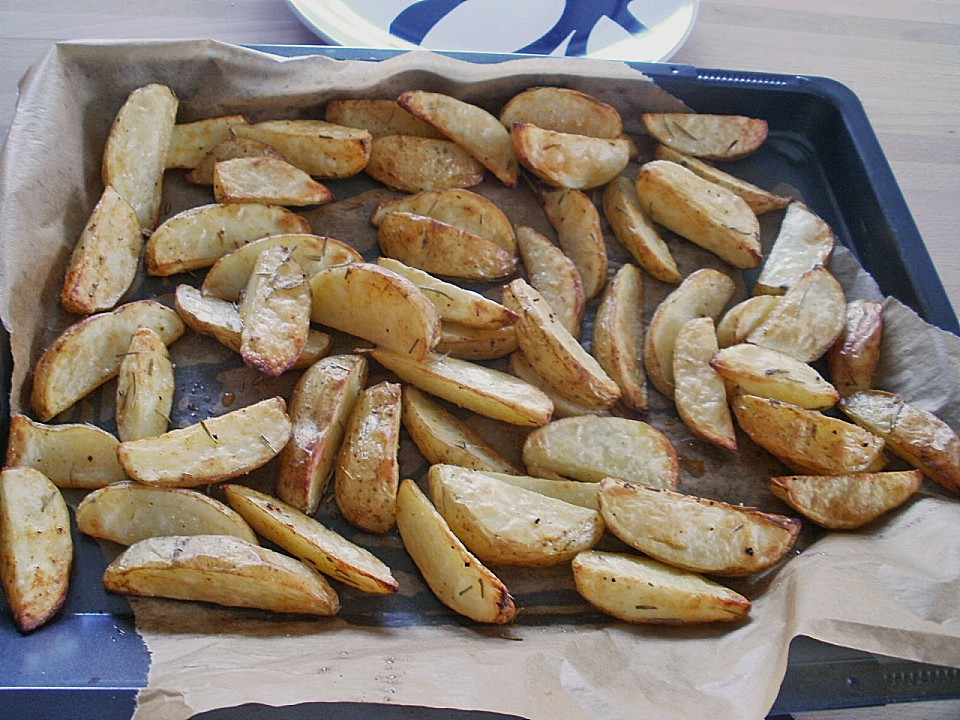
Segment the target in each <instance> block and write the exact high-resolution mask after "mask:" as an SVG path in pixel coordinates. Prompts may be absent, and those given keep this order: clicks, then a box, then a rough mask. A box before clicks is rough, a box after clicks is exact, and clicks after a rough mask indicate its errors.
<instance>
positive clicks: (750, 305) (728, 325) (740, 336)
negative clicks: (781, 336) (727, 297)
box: [717, 295, 780, 348]
mask: <svg viewBox="0 0 960 720" xmlns="http://www.w3.org/2000/svg"><path fill="white" fill-rule="evenodd" d="M779 304H780V296H779V295H754V296H753V297H750V298H747V299H746V300H743V301H741V302H739V303H737V304H736V305H734V306H733V307H732V308H730V309H729V310H727V312H725V313H724V314H723V317H722V318H720V322H719V323H717V344H718V345H720V347H722V348H725V347H729V346H730V345H737V344H738V343H742V342H744V341H745V340H746V339H747V336H748V335H749V334H750V333H752V332H753V331H754V329H756V328H757V327H758V326H759V325H760V323H762V322H763V321H764V319H766V317H767V316H768V315H769V314H770V313H771V312H773V309H774V308H775V307H776V306H777V305H779Z"/></svg>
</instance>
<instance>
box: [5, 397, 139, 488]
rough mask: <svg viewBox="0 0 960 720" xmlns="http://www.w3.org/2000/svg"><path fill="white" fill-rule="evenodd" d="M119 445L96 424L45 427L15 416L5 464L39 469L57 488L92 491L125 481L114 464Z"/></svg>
mask: <svg viewBox="0 0 960 720" xmlns="http://www.w3.org/2000/svg"><path fill="white" fill-rule="evenodd" d="M119 444H120V441H119V440H117V438H115V437H114V436H113V435H111V434H110V433H108V432H107V431H106V430H102V429H101V428H98V427H97V426H96V425H88V424H86V423H63V424H58V425H46V424H44V423H39V422H36V421H34V420H31V419H30V418H28V417H27V416H26V415H20V414H15V415H13V416H12V417H11V418H10V435H9V438H8V441H7V456H6V461H5V465H6V466H7V467H30V468H33V469H34V470H38V471H40V472H41V473H43V475H44V476H45V477H47V478H48V479H49V480H50V481H51V482H52V483H53V484H54V485H56V486H57V487H61V488H79V489H81V490H91V489H94V488H99V487H103V486H104V485H109V484H110V483H115V482H120V481H121V480H124V479H125V478H126V475H125V474H124V472H123V468H122V467H120V463H119V462H118V461H117V446H118V445H119Z"/></svg>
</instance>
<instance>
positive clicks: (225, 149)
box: [187, 136, 284, 185]
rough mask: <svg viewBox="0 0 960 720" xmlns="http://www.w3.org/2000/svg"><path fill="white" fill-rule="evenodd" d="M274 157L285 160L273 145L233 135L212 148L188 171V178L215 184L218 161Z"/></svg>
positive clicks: (196, 183)
mask: <svg viewBox="0 0 960 720" xmlns="http://www.w3.org/2000/svg"><path fill="white" fill-rule="evenodd" d="M254 157H272V158H277V159H278V160H284V157H283V155H281V154H280V153H279V152H277V150H276V149H275V148H274V147H273V146H272V145H267V144H266V143H264V142H260V141H259V140H252V139H250V138H245V137H236V136H231V137H229V138H227V139H226V140H224V141H223V142H221V143H219V144H217V145H215V146H214V147H212V148H211V149H210V152H208V153H207V154H206V155H204V156H203V159H202V160H200V162H199V163H197V166H196V167H195V168H194V169H193V170H191V171H190V172H188V173H187V180H188V181H189V182H192V183H193V184H195V185H213V170H214V168H216V166H217V163H219V162H223V161H224V160H234V159H236V158H254Z"/></svg>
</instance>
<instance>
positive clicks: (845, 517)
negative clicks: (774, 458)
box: [770, 470, 923, 530]
mask: <svg viewBox="0 0 960 720" xmlns="http://www.w3.org/2000/svg"><path fill="white" fill-rule="evenodd" d="M921 482H923V473H922V472H921V471H919V470H901V471H892V472H879V473H858V474H856V475H786V476H783V477H772V478H770V491H771V492H772V493H773V494H774V495H776V496H777V497H778V498H780V499H781V500H783V501H784V502H785V503H786V504H787V505H789V506H790V507H792V508H793V509H794V510H796V511H797V512H798V513H800V514H801V515H803V516H804V517H805V518H808V519H810V520H813V522H815V523H816V524H817V525H819V526H821V527H825V528H828V529H830V530H856V529H857V528H861V527H863V526H864V525H866V524H868V523H871V522H873V521H874V520H876V519H877V518H878V517H880V516H881V515H884V514H886V513H888V512H890V511H891V510H893V509H895V508H897V507H900V506H901V505H903V503H905V502H906V501H907V500H909V499H910V496H911V495H913V494H914V493H915V492H917V490H919V489H920V483H921Z"/></svg>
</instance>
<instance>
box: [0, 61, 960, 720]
mask: <svg viewBox="0 0 960 720" xmlns="http://www.w3.org/2000/svg"><path fill="white" fill-rule="evenodd" d="M253 49H256V50H260V51H263V52H269V53H273V54H277V55H283V56H296V55H313V54H318V55H326V56H330V57H333V58H338V59H349V60H364V61H381V60H384V59H386V58H389V57H392V56H393V55H396V54H398V52H399V51H390V50H369V49H357V48H343V47H329V46H274V45H263V46H253ZM448 54H449V55H451V56H453V57H456V58H458V59H463V60H468V61H471V62H482V63H490V62H503V61H505V60H512V59H516V58H517V57H518V56H516V55H495V54H480V53H448ZM631 65H632V66H634V67H635V68H637V69H638V70H641V71H642V72H644V73H645V74H646V75H647V76H649V77H650V78H651V79H652V80H653V81H654V82H656V84H658V85H659V86H660V87H662V88H663V89H664V90H666V91H668V92H670V93H671V94H673V95H674V96H676V97H678V98H680V99H681V100H683V101H684V102H685V103H687V104H688V105H689V106H690V107H691V108H692V109H694V110H697V111H699V112H713V113H736V114H746V115H752V116H755V117H762V118H764V119H766V120H767V121H768V123H769V125H770V141H769V143H768V144H769V145H770V147H771V148H772V151H773V152H776V153H777V155H778V157H779V158H780V162H781V163H787V164H789V165H790V168H789V170H790V172H789V179H790V182H791V184H792V185H793V186H794V187H795V188H796V189H797V190H798V191H800V192H801V193H802V195H803V197H804V198H805V200H806V202H807V204H808V205H810V206H811V207H812V209H813V210H814V211H815V212H817V213H818V214H819V215H820V216H821V217H823V218H824V219H825V220H826V221H827V222H828V223H830V224H831V226H832V227H833V228H834V230H835V232H836V234H837V237H838V239H839V240H840V241H841V242H842V243H843V244H844V245H845V246H846V247H848V248H849V249H850V250H851V251H852V252H853V253H854V254H855V255H856V256H857V258H858V259H859V260H860V262H861V264H862V265H863V266H864V267H865V268H866V269H867V270H868V271H870V272H871V273H872V275H873V276H874V278H875V279H876V280H877V282H878V284H879V286H880V289H881V291H882V292H883V293H884V294H887V295H892V296H894V297H896V298H898V299H899V300H901V301H902V302H903V303H905V304H906V305H908V306H910V307H912V308H913V309H914V310H916V311H917V313H918V314H919V315H920V316H921V317H923V318H924V319H925V320H927V321H928V322H930V323H932V324H934V325H937V326H939V327H941V328H943V329H944V330H947V331H950V332H952V333H955V334H960V326H958V322H957V316H956V314H955V312H954V310H953V308H952V307H951V306H950V302H949V300H948V298H947V295H946V293H945V291H944V288H943V285H942V283H941V281H940V279H939V277H938V276H937V273H936V271H935V269H934V266H933V263H932V262H931V260H930V256H929V254H928V253H927V250H926V248H925V246H924V244H923V241H922V238H921V237H920V234H919V231H918V230H917V227H916V225H915V223H914V221H913V219H912V217H911V215H910V212H909V209H908V208H907V205H906V203H905V201H904V199H903V196H902V194H901V193H900V190H899V188H898V186H897V183H896V180H895V178H894V176H893V173H892V171H891V169H890V167H889V165H888V164H887V161H886V159H885V157H884V155H883V152H882V149H881V148H880V145H879V143H878V142H877V139H876V137H875V135H874V133H873V130H872V128H871V127H870V123H869V121H868V119H867V117H866V114H865V113H864V110H863V108H862V106H861V104H860V102H859V100H858V99H857V97H856V96H855V95H854V94H853V93H852V92H851V91H850V90H849V89H847V88H846V87H844V86H843V85H841V84H839V83H837V82H835V81H833V80H829V79H826V78H819V77H805V76H796V75H772V74H758V73H750V72H740V71H728V70H714V69H702V68H696V67H691V66H688V65H677V64H658V63H632V64H631ZM782 170H783V168H782V167H778V168H777V169H776V170H772V169H770V167H769V163H768V162H766V161H764V159H763V157H761V158H759V159H757V160H751V159H749V158H748V159H747V160H744V161H740V162H739V163H738V164H737V166H736V173H737V174H739V175H741V176H743V177H745V178H746V179H748V180H750V181H752V182H755V183H756V184H759V185H761V186H768V187H770V186H772V185H773V184H774V183H775V182H776V181H777V180H779V179H781V178H782V177H783V172H782ZM10 366H11V360H10V352H9V338H8V337H7V334H6V331H5V330H3V329H2V328H0V383H2V387H0V423H2V425H0V443H3V444H4V447H3V448H2V449H3V451H5V443H6V437H7V431H8V422H9V421H8V418H9V407H8V401H7V399H8V397H9V390H10V387H9V385H10ZM74 542H75V543H76V547H77V548H78V552H77V553H76V557H77V561H76V567H75V571H74V575H73V578H72V585H71V588H70V593H69V596H68V598H67V602H66V605H65V607H64V610H63V612H62V613H61V614H60V616H59V617H58V618H57V619H56V620H55V621H53V622H52V623H50V624H49V625H48V626H46V627H44V628H41V629H40V630H38V631H36V632H34V633H32V634H30V635H27V636H23V635H21V634H20V633H19V632H18V631H17V630H16V629H15V627H14V626H13V623H12V621H11V620H10V617H9V613H8V612H7V608H6V606H5V603H4V604H3V605H2V606H0V719H2V718H97V719H98V720H107V719H110V718H129V717H130V716H131V715H132V714H133V711H134V708H135V703H136V694H137V691H138V689H139V688H142V687H144V686H145V685H146V682H147V674H148V670H149V655H148V652H147V649H146V646H145V645H144V643H143V641H142V639H141V638H140V636H139V635H138V634H137V632H136V630H135V626H134V618H133V613H132V610H131V608H130V605H129V603H128V602H127V601H126V600H125V599H123V598H121V597H117V596H111V595H108V594H107V593H106V592H104V590H103V588H102V585H101V582H100V578H101V577H102V574H103V569H104V568H105V566H106V559H105V558H104V555H103V552H102V551H101V550H100V546H99V545H98V544H97V543H96V542H95V541H93V540H92V539H90V538H87V537H85V536H82V535H80V534H79V533H77V532H76V531H75V529H74ZM0 603H3V601H2V600H0ZM956 698H960V670H958V669H955V668H946V667H939V666H933V665H926V664H921V663H915V662H910V661H905V660H899V659H896V658H889V657H883V656H877V655H873V654H870V653H864V652H859V651H855V650H851V649H848V648H842V647H837V646H833V645H828V644H825V643H821V642H818V641H815V640H812V639H810V638H805V637H798V638H796V639H795V640H794V642H793V643H792V644H791V647H790V658H789V664H788V667H787V672H786V676H785V678H784V681H783V683H782V686H781V689H780V694H779V697H778V698H777V700H776V702H775V704H774V706H773V708H772V710H771V714H772V715H784V714H788V713H791V712H800V711H811V710H824V709H837V708H848V707H863V706H875V705H883V704H887V703H895V702H911V701H919V700H941V699H956ZM371 709H373V708H371V707H370V706H369V705H358V704H350V703H331V704H308V705H301V706H294V707H288V708H283V709H276V708H268V707H264V706H244V707H243V708H233V709H224V710H219V711H215V712H210V713H204V714H203V715H202V716H198V718H199V717H203V718H207V719H208V720H214V719H215V718H221V719H222V718H237V717H244V718H280V717H283V718H288V719H292V718H327V717H330V718H332V717H336V718H361V717H364V718H365V717H369V716H370V711H371ZM375 712H376V715H377V717H381V718H385V719H394V718H396V719H399V718H408V717H428V716H429V717H433V716H434V715H436V717H444V718H451V719H461V718H462V719H463V720H467V719H484V718H485V719H488V720H489V719H492V718H503V717H505V716H503V715H497V714H492V713H478V712H458V711H441V712H436V711H434V714H430V715H425V714H424V713H425V712H427V711H426V709H415V710H413V711H412V712H411V709H410V708H397V707H394V706H377V707H376V708H375Z"/></svg>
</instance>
